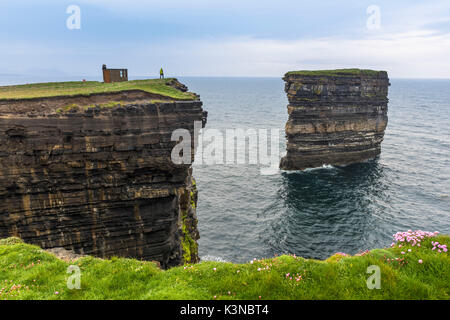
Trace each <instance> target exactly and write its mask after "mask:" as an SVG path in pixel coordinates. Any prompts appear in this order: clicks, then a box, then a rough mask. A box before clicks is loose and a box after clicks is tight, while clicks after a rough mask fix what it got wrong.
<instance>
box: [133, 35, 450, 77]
mask: <svg viewBox="0 0 450 320" xmlns="http://www.w3.org/2000/svg"><path fill="white" fill-rule="evenodd" d="M144 51H145V52H153V53H156V55H157V56H159V57H164V55H163V52H167V53H168V55H167V56H166V57H165V59H166V61H167V62H166V63H167V64H169V65H170V68H171V69H172V70H179V71H181V74H185V75H210V76H213V75H223V76H281V75H283V74H284V73H285V72H286V71H289V70H295V69H330V68H349V67H360V68H370V69H380V70H387V71H389V74H390V76H391V77H402V78H448V77H449V73H448V72H449V70H450V60H449V59H448V57H449V56H450V34H448V33H447V34H442V33H437V32H434V31H424V30H420V31H411V32H407V33H398V34H389V35H378V36H368V37H366V38H364V39H345V38H318V39H300V40H284V41H281V40H273V39H255V38H251V37H241V38H230V39H220V40H213V39H211V40H209V41H205V40H200V41H189V42H181V43H178V44H177V45H176V47H175V46H171V45H170V44H167V43H166V44H164V45H156V46H150V47H148V49H147V50H144ZM137 52H139V50H138V51H137ZM136 58H137V59H138V60H139V58H138V57H136Z"/></svg>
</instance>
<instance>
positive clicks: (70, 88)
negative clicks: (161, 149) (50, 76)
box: [0, 79, 195, 100]
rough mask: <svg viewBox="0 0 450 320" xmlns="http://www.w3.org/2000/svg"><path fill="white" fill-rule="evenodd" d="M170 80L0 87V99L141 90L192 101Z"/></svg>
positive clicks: (192, 97) (79, 82)
mask: <svg viewBox="0 0 450 320" xmlns="http://www.w3.org/2000/svg"><path fill="white" fill-rule="evenodd" d="M170 80H172V79H161V80H160V79H149V80H132V81H126V82H114V83H103V82H98V81H73V82H49V83H33V84H24V85H16V86H3V87H0V100H2V99H33V98H44V97H56V96H75V95H85V96H89V95H91V94H94V93H113V92H120V91H125V90H142V91H146V92H150V93H154V94H159V95H162V96H165V97H168V98H172V99H177V100H193V99H194V98H195V95H194V94H193V93H191V92H181V91H179V90H177V89H175V88H173V87H171V86H169V85H167V83H168V82H169V81H170Z"/></svg>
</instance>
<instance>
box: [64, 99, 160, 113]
mask: <svg viewBox="0 0 450 320" xmlns="http://www.w3.org/2000/svg"><path fill="white" fill-rule="evenodd" d="M146 102H148V103H164V102H167V101H164V100H158V99H150V100H146ZM127 104H133V101H109V102H106V103H98V104H90V105H87V106H80V105H78V104H76V103H72V104H69V105H66V106H63V107H62V108H58V109H56V112H57V113H59V114H63V113H68V112H71V111H73V110H74V109H76V110H77V111H85V110H87V109H91V108H96V107H99V108H101V109H112V108H115V107H120V106H125V105H127Z"/></svg>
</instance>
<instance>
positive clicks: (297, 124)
mask: <svg viewBox="0 0 450 320" xmlns="http://www.w3.org/2000/svg"><path fill="white" fill-rule="evenodd" d="M283 80H284V81H285V82H286V85H285V91H286V93H287V96H288V100H289V105H288V113H289V119H288V122H287V123H286V137H287V154H286V156H285V157H283V158H282V159H281V163H280V168H281V169H283V170H303V169H306V168H315V167H321V166H323V165H347V164H352V163H357V162H362V161H365V160H368V159H372V158H375V157H376V156H378V155H379V154H380V152H381V142H382V141H383V137H384V131H385V129H386V126H387V122H388V118H387V108H388V106H387V105H388V98H387V94H388V87H389V85H390V84H389V79H388V75H387V72H386V71H374V70H360V69H339V70H318V71H292V72H288V73H286V75H285V76H284V78H283Z"/></svg>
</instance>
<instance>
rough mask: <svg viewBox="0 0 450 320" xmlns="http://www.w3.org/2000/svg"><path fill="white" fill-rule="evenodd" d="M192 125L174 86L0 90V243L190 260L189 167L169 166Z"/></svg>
mask: <svg viewBox="0 0 450 320" xmlns="http://www.w3.org/2000/svg"><path fill="white" fill-rule="evenodd" d="M195 121H199V122H200V124H203V125H204V124H205V122H206V112H204V111H203V109H202V102H201V101H200V100H199V97H198V96H197V95H195V94H193V93H190V92H187V88H186V87H185V86H184V85H182V84H180V83H179V82H178V81H177V80H176V79H167V80H139V81H128V82H120V83H100V82H66V83H45V84H31V85H22V86H8V87H0V238H6V237H10V236H16V237H20V238H22V239H23V240H24V241H25V242H28V243H32V244H37V245H39V246H41V247H43V248H56V247H62V248H65V249H68V250H72V251H74V252H75V253H80V254H89V255H94V256H98V257H111V256H122V257H134V258H138V259H143V260H153V261H159V262H160V264H161V266H162V267H164V268H167V267H170V266H175V265H180V264H182V263H185V262H191V263H192V262H196V261H198V250H197V240H198V238H199V234H198V230H197V218H196V204H197V190H196V186H195V182H194V179H193V177H192V168H191V165H190V164H180V165H177V164H174V163H172V161H171V152H172V149H173V147H174V146H175V144H176V143H177V142H175V141H171V135H172V132H173V131H174V130H176V129H187V130H189V131H190V133H191V135H192V136H194V122H195ZM200 127H202V125H200ZM193 151H194V150H193V148H192V153H191V156H192V158H193V156H194V152H193Z"/></svg>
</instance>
